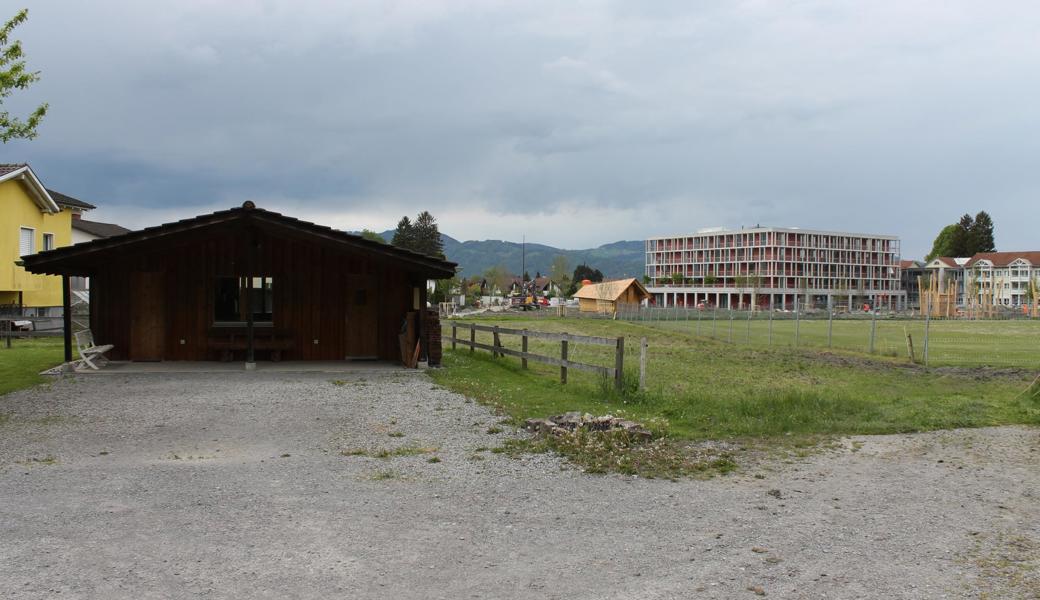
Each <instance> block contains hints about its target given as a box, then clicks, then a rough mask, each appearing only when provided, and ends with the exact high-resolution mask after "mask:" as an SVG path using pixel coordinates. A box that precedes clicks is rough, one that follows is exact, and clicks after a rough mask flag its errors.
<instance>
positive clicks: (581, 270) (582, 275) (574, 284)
mask: <svg viewBox="0 0 1040 600" xmlns="http://www.w3.org/2000/svg"><path fill="white" fill-rule="evenodd" d="M586 279H588V280H589V281H591V282H592V283H599V282H600V281H603V273H601V272H600V270H599V269H593V268H592V267H590V266H588V265H587V264H585V263H581V264H580V265H578V266H577V267H575V268H574V275H573V276H572V278H571V288H570V291H569V292H568V295H574V292H576V291H578V288H579V287H581V282H582V281H584V280H586Z"/></svg>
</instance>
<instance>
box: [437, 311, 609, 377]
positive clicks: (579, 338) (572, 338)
mask: <svg viewBox="0 0 1040 600" xmlns="http://www.w3.org/2000/svg"><path fill="white" fill-rule="evenodd" d="M459 329H469V339H464V338H459V335H458V330H459ZM478 331H484V332H488V333H491V334H492V339H493V342H492V344H491V345H488V344H482V343H480V342H478V341H477V332H478ZM503 335H515V336H519V337H520V350H513V349H512V348H506V347H504V346H502V339H501V336H503ZM528 339H538V340H547V341H550V342H560V357H559V358H556V357H555V356H543V355H541V354H533V353H531V352H528V351H527V340H528ZM450 341H451V349H452V350H454V349H455V347H456V346H455V345H456V344H462V345H463V346H468V347H469V350H470V352H473V351H474V350H476V349H477V348H480V349H483V350H488V351H490V352H491V355H492V356H494V357H495V358H497V357H499V356H505V355H508V356H516V357H518V358H520V364H521V366H522V367H523V368H525V369H526V368H527V361H529V360H533V361H534V362H540V363H543V364H546V365H553V366H558V367H560V383H567V370H568V369H577V370H579V371H588V372H590V373H598V374H600V375H603V376H604V377H612V378H613V379H614V387H615V388H616V389H618V390H620V389H621V386H622V378H623V374H624V367H625V338H623V337H619V338H605V337H594V336H590V335H572V334H569V333H546V332H542V331H530V330H527V329H508V328H505V327H499V326H497V325H476V324H473V323H457V322H454V321H453V322H452V323H451V338H450ZM572 343H574V344H589V345H593V346H612V347H613V348H614V366H613V367H602V366H599V365H590V364H587V363H580V362H575V361H572V360H568V359H567V350H568V346H569V345H570V344H572Z"/></svg>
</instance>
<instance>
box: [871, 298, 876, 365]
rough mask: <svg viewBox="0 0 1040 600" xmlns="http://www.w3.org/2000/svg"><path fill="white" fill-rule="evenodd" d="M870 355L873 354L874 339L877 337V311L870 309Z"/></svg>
mask: <svg viewBox="0 0 1040 600" xmlns="http://www.w3.org/2000/svg"><path fill="white" fill-rule="evenodd" d="M870 309H871V310H870V353H871V354H873V353H874V339H875V338H876V337H877V311H876V310H874V307H873V306H871V307H870Z"/></svg>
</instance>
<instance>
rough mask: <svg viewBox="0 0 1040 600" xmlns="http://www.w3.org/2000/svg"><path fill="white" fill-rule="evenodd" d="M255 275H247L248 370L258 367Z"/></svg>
mask: <svg viewBox="0 0 1040 600" xmlns="http://www.w3.org/2000/svg"><path fill="white" fill-rule="evenodd" d="M253 333H254V331H253V277H252V276H249V275H247V276H246V370H247V371H251V370H253V369H255V368H256V358H255V356H254V354H253Z"/></svg>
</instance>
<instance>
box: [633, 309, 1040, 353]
mask: <svg viewBox="0 0 1040 600" xmlns="http://www.w3.org/2000/svg"><path fill="white" fill-rule="evenodd" d="M616 318H617V319H619V320H624V321H637V322H643V323H646V324H647V325H649V326H652V327H655V328H659V329H664V330H673V331H677V332H683V333H686V334H692V335H694V336H701V337H705V338H712V339H716V340H720V341H723V342H727V343H732V344H742V345H746V346H751V347H770V346H772V347H785V346H786V347H791V348H823V349H828V348H830V349H836V350H846V351H853V352H862V353H866V354H873V355H881V356H889V357H905V358H906V359H907V360H912V361H914V362H917V363H922V364H926V365H934V366H939V365H951V366H992V367H1022V368H1036V367H1038V366H1040V319H1023V318H1018V319H1000V320H964V319H938V318H931V317H920V316H911V315H906V314H896V313H877V312H873V313H860V314H856V313H852V314H850V313H837V312H834V311H827V310H814V311H809V312H800V311H798V312H793V311H792V312H787V311H748V310H744V311H741V310H727V309H715V308H708V309H697V308H682V307H679V308H648V307H640V308H628V309H623V310H619V311H618V313H617V315H616Z"/></svg>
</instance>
